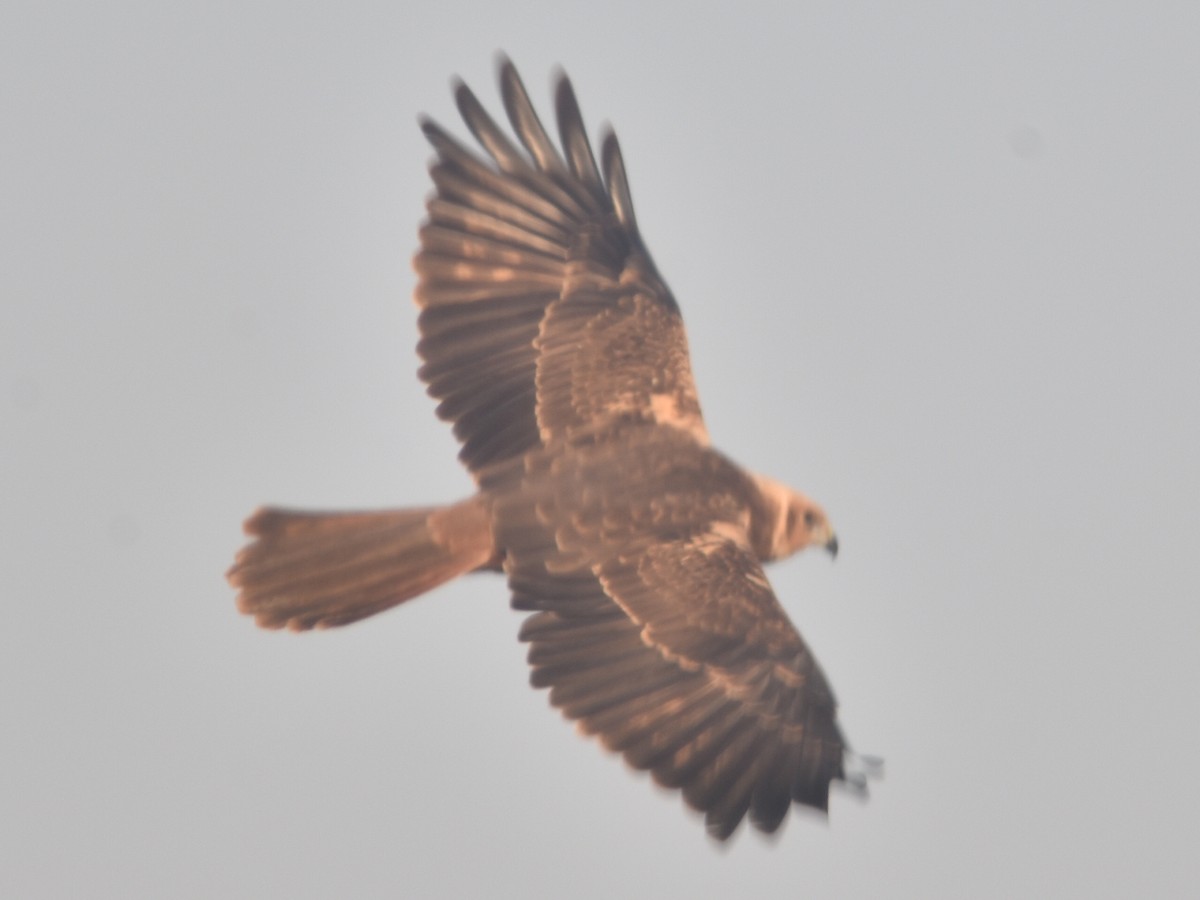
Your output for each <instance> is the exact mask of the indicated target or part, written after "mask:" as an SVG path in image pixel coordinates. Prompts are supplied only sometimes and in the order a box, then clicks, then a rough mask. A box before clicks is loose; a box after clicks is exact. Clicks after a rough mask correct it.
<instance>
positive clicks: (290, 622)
mask: <svg viewBox="0 0 1200 900" xmlns="http://www.w3.org/2000/svg"><path fill="white" fill-rule="evenodd" d="M245 530H246V533H247V534H248V535H251V536H253V537H254V538H255V540H253V541H252V542H251V543H249V544H247V545H246V546H245V547H244V548H243V549H242V551H241V552H240V553H239V554H238V555H237V560H236V561H235V562H234V564H233V568H231V569H230V570H229V573H228V578H229V582H230V584H232V585H233V586H234V587H236V588H239V589H240V592H239V594H238V599H237V603H238V609H240V610H241V611H242V612H244V613H246V614H247V615H252V616H254V618H255V619H256V620H257V622H258V624H259V625H261V626H263V627H264V628H284V627H286V628H290V629H292V630H294V631H302V630H306V629H309V628H328V627H332V626H335V625H346V624H347V623H349V622H355V621H357V620H358V619H362V618H365V617H367V616H370V615H374V614H375V613H377V612H381V611H383V610H385V609H388V608H390V607H393V606H396V605H397V604H400V603H403V602H404V601H406V600H411V599H412V598H413V597H416V596H417V595H419V594H423V593H425V592H426V591H428V590H431V589H433V588H435V587H437V586H438V585H440V584H443V583H444V582H447V581H450V580H451V579H453V578H456V577H457V576H459V575H462V574H464V573H466V572H470V571H472V570H474V569H478V568H481V567H484V566H488V565H489V564H494V563H493V560H492V557H493V556H494V554H495V548H494V545H493V540H492V529H491V514H490V512H489V510H488V508H487V505H486V504H485V503H484V502H483V501H482V500H481V499H480V498H478V497H473V498H471V499H470V500H465V501H463V502H462V503H457V504H455V505H453V506H444V507H428V508H424V509H401V510H386V511H381V512H357V513H312V512H297V511H293V510H286V509H277V508H273V507H264V508H263V509H260V510H258V511H257V512H256V513H255V514H254V515H253V516H251V517H250V518H249V519H247V520H246V524H245Z"/></svg>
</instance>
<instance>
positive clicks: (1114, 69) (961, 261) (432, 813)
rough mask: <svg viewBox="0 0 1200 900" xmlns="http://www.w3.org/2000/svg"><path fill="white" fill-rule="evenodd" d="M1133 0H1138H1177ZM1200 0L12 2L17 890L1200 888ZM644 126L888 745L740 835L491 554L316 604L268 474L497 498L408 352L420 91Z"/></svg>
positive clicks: (855, 682)
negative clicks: (772, 836) (561, 82)
mask: <svg viewBox="0 0 1200 900" xmlns="http://www.w3.org/2000/svg"><path fill="white" fill-rule="evenodd" d="M1135 9H1136V10H1137V11H1136V12H1135V11H1134V10H1135ZM1198 46H1200V6H1197V5H1196V4H1194V3H1185V2H1178V3H1148V4H1132V3H1082V2H1080V3H1055V4H1048V3H1018V2H997V3H972V4H951V3H932V2H930V3H910V4H895V3H878V4H851V3H832V2H831V3H821V4H815V3H796V4H784V3H747V2H743V3H738V4H736V5H733V4H731V5H730V7H729V8H722V7H718V6H716V5H710V6H707V7H705V6H698V5H695V4H691V3H688V4H684V3H673V4H672V3H659V4H654V3H646V2H636V3H627V2H613V3H599V2H593V3H588V4H565V3H563V2H562V0H556V2H546V3H502V2H495V0H489V2H477V3H454V2H439V3H425V4H420V3H406V2H396V0H393V2H387V3H373V4H371V3H367V4H364V3H351V4H345V3H338V4H328V5H325V6H323V7H316V6H313V5H303V7H302V8H298V7H297V6H296V5H295V4H285V3H249V4H247V3H240V2H239V3H208V4H163V3H151V2H147V3H119V2H115V3H106V4H90V3H76V4H53V3H40V4H34V3H6V4H5V5H4V6H3V12H2V13H0V603H2V604H3V627H2V629H0V847H3V852H2V853H0V894H2V895H3V896H6V897H22V898H25V897H30V898H40V897H70V898H76V897H196V898H200V897H222V898H261V897H287V898H309V897H312V898H316V897H364V898H374V897H413V898H441V897H446V898H461V897H500V898H507V897H515V898H527V897H528V898H561V897H584V898H610V897H615V896H623V897H635V898H636V897H674V896H681V897H682V896H687V897H697V898H700V897H729V896H778V897H837V898H852V897H863V898H876V897H914V898H916V897H968V896H969V897H996V898H1001V897H1003V898H1009V897H1018V896H1025V897H1027V896H1040V897H1066V896H1088V897H1129V896H1146V897H1182V896H1185V895H1192V894H1193V893H1194V892H1195V891H1196V890H1197V884H1200V864H1198V863H1197V861H1196V853H1197V832H1198V829H1197V804H1198V803H1200V771H1198V763H1197V759H1198V757H1200V715H1198V712H1200V710H1198V697H1197V694H1198V691H1197V687H1198V684H1200V661H1198V654H1197V642H1198V640H1200V611H1198V608H1200V572H1198V566H1197V545H1198V542H1200V465H1198V462H1197V460H1198V457H1200V362H1198V361H1197V353H1198V348H1200V311H1198V306H1197V304H1198V297H1200V269H1198V266H1197V249H1198V246H1200V116H1197V98H1198V97H1200V55H1198V54H1197V47H1198ZM499 48H504V49H506V50H507V51H508V53H509V54H510V55H511V56H512V58H513V59H514V60H515V61H516V62H517V64H518V66H519V67H520V69H521V71H522V72H523V73H524V75H525V78H526V81H527V83H528V84H529V87H530V90H531V93H532V94H533V96H534V97H535V99H536V100H537V102H538V103H539V105H540V108H541V109H542V110H543V111H545V112H546V113H547V114H548V112H549V108H550V107H549V102H548V101H549V91H548V82H549V75H550V72H551V71H552V67H553V66H554V65H555V64H558V63H561V64H562V65H563V66H565V67H566V68H567V70H568V71H569V72H570V73H571V75H572V77H573V79H574V81H575V84H576V87H577V89H578V92H579V96H580V100H581V103H582V106H583V110H584V113H585V115H586V116H587V117H588V124H589V127H590V128H591V130H592V131H593V133H595V132H596V131H598V129H599V126H600V124H601V123H602V122H603V121H604V120H605V119H608V120H611V121H612V122H614V123H615V125H616V126H617V129H618V132H619V134H620V136H621V140H622V144H623V147H624V149H625V155H626V161H627V163H628V167H629V172H630V178H631V181H632V185H633V192H634V199H635V203H636V205H637V211H638V216H639V219H640V221H641V224H642V228H643V231H644V233H645V235H646V236H647V240H648V242H649V243H650V246H651V248H652V250H653V251H654V253H655V256H656V258H657V260H658V263H659V266H660V268H661V269H662V271H663V272H664V274H665V275H666V277H667V278H668V280H669V281H670V283H671V285H672V286H673V288H674V290H675V293H676V294H677V296H678V297H679V299H680V302H681V304H682V305H683V308H684V313H685V316H686V318H687V322H688V326H689V331H690V335H691V342H692V343H691V346H692V357H693V363H694V366H695V370H696V374H697V378H698V381H699V384H700V392H701V397H702V401H703V403H704V409H705V413H706V417H707V420H708V423H709V427H710V430H711V432H712V434H713V436H714V439H715V440H716V442H717V443H718V445H719V446H721V447H722V448H724V449H725V450H726V451H727V452H729V453H730V454H731V455H733V456H734V457H735V458H737V459H739V460H742V461H744V462H745V463H746V464H747V465H751V466H753V467H755V468H758V469H761V470H763V471H766V472H769V473H771V474H773V475H775V476H777V477H779V478H781V479H784V480H786V481H789V482H791V483H793V484H795V485H797V486H799V487H802V488H804V489H805V490H807V491H808V492H810V493H811V494H813V495H814V496H816V497H817V498H819V499H820V500H822V501H823V502H824V504H825V505H826V506H827V508H828V509H829V511H830V514H831V516H832V518H833V521H834V522H835V524H836V525H837V527H838V530H839V533H840V536H841V539H842V547H843V553H842V555H841V556H840V557H839V559H838V560H837V562H836V564H834V565H831V564H830V563H829V560H828V559H827V558H825V557H824V556H823V555H813V556H812V557H811V558H802V559H799V560H794V561H792V562H789V563H786V564H783V565H780V566H778V567H776V568H774V569H772V570H771V577H772V580H773V582H774V584H775V586H776V588H777V590H778V592H779V594H780V596H781V598H782V599H783V601H784V603H785V605H786V606H787V607H788V609H789V610H790V612H791V614H792V615H793V617H794V619H795V620H796V622H797V623H798V624H799V626H800V627H801V628H802V630H803V631H804V633H805V635H806V637H807V638H808V639H809V640H810V642H811V644H812V646H813V647H814V648H815V649H816V652H817V654H818V655H819V657H820V659H821V661H822V662H823V664H824V666H825V668H826V670H827V672H828V673H829V675H830V677H831V679H832V680H833V683H834V685H835V687H836V690H837V692H838V695H839V698H840V700H841V703H842V717H843V722H844V725H845V727H846V730H847V732H848V734H849V735H850V737H851V739H852V740H853V741H854V743H855V746H856V747H857V748H858V749H860V750H862V751H864V752H870V753H877V754H880V755H882V756H884V757H885V758H886V760H887V775H886V779H885V780H884V781H882V782H880V783H878V784H877V785H875V787H874V789H873V792H872V797H871V799H870V800H869V802H867V803H860V802H857V801H856V800H854V799H853V798H852V797H850V796H848V795H845V794H841V793H838V794H836V795H835V796H834V798H833V804H832V810H831V815H830V818H829V821H828V823H825V822H824V821H821V820H820V819H818V818H816V817H814V816H809V815H804V814H799V815H793V817H792V819H793V820H792V821H791V822H790V823H789V824H788V827H787V828H786V829H785V831H784V833H783V834H782V836H781V837H780V839H779V840H778V841H776V842H774V843H771V842H767V841H764V840H762V839H760V837H759V836H758V835H757V834H752V833H742V834H741V835H740V836H739V838H738V839H737V840H736V841H735V842H734V843H733V845H732V846H731V847H729V848H727V849H726V850H725V851H722V850H721V849H719V848H717V847H716V846H714V845H713V844H712V843H711V842H710V841H708V840H707V839H706V837H705V836H704V832H703V827H702V823H701V822H700V821H699V820H698V819H697V818H696V817H695V816H693V815H691V814H689V813H686V812H685V811H684V810H683V809H682V804H681V801H680V800H679V799H678V797H677V796H675V795H670V794H665V793H663V792H660V791H657V790H656V789H655V788H653V787H652V786H651V784H650V783H649V781H648V779H647V778H645V777H644V776H639V775H634V774H632V773H630V772H629V771H627V770H626V769H625V767H624V765H623V764H622V763H620V762H619V761H617V760H616V759H614V758H612V757H610V756H608V755H606V754H605V753H603V752H601V750H600V749H599V747H598V746H597V745H596V744H594V743H592V742H588V741H584V740H582V739H580V738H578V737H577V736H576V735H575V734H574V732H573V730H572V728H571V727H570V726H569V725H567V724H566V723H564V722H563V721H562V720H561V719H560V717H559V715H558V714H557V713H556V712H554V711H552V710H551V709H549V707H548V704H547V700H546V697H545V695H544V694H542V693H535V692H534V691H532V690H531V689H530V688H529V687H528V686H527V683H526V678H527V672H526V666H525V663H524V648H523V647H522V646H520V645H519V644H518V643H517V642H516V640H515V636H516V631H517V628H518V626H519V622H520V619H519V616H518V615H517V614H515V613H513V612H511V611H510V610H508V609H507V605H506V599H507V595H506V591H505V588H504V584H503V582H502V580H501V579H499V578H485V577H479V578H474V579H469V580H467V581H464V582H463V583H460V584H456V585H454V586H452V587H449V588H446V589H443V590H441V591H439V592H438V593H437V594H436V595H435V596H431V597H429V598H426V599H424V600H421V601H418V602H416V603H414V604H413V605H411V606H409V607H408V608H406V609H403V610H398V611H395V612H392V613H389V614H387V615H384V616H382V617H380V618H378V619H376V620H372V621H369V622H366V623H363V624H360V625H357V626H354V627H352V628H349V629H347V630H344V631H338V632H325V633H320V634H309V635H300V636H297V635H293V634H274V633H268V632H264V631H260V630H258V629H256V628H255V627H254V626H253V624H252V623H251V622H250V621H248V620H246V619H245V618H243V617H241V616H239V615H238V614H237V613H236V612H235V610H234V607H233V592H232V591H231V590H230V589H229V588H228V587H227V586H226V584H225V582H224V580H223V577H222V576H223V573H224V571H225V569H226V568H227V567H228V565H229V564H230V562H231V560H232V557H233V554H234V552H235V550H236V549H237V548H238V546H239V545H240V543H241V540H242V538H241V532H240V522H241V520H242V519H243V518H244V517H245V516H246V515H247V514H248V513H249V512H250V511H251V510H252V509H253V508H254V507H255V506H256V505H258V504H260V503H264V502H275V503H288V504H294V505H303V506H313V507H323V506H324V507H356V506H381V505H401V504H417V503H429V502H435V501H440V500H449V499H453V498H457V497H459V496H461V495H464V494H465V493H466V492H467V491H469V489H470V482H469V480H468V478H467V477H466V475H465V474H464V473H463V472H462V470H461V469H460V468H459V467H458V464H457V463H456V461H455V459H454V455H455V451H456V446H455V444H454V441H453V439H452V437H451V435H450V433H449V429H448V428H447V427H446V426H445V425H443V424H441V423H439V422H438V421H437V420H436V419H435V417H434V414H433V403H432V402H431V401H430V400H429V399H428V398H427V397H426V396H425V394H424V391H423V388H422V387H421V385H420V384H419V383H418V381H417V379H416V377H415V374H414V372H415V369H416V355H415V352H414V344H415V341H416V313H415V310H414V308H413V305H412V302H411V300H410V293H411V290H412V286H413V276H412V274H411V271H410V267H409V259H410V256H411V253H412V251H413V249H414V248H415V245H416V228H417V224H418V222H419V220H420V218H421V216H422V212H423V210H422V202H423V198H424V196H425V195H426V193H427V191H428V190H429V183H428V178H427V175H426V172H425V166H426V163H427V161H428V159H429V157H430V152H429V149H428V147H427V145H426V144H425V143H424V142H423V139H422V137H421V135H420V133H419V131H418V129H417V126H416V117H417V115H418V114H419V113H421V112H427V113H430V114H432V115H433V116H435V117H436V118H438V119H440V120H441V121H443V122H444V123H446V124H447V125H450V126H453V130H455V131H456V133H459V134H464V133H465V129H463V128H461V127H460V126H459V125H458V123H457V121H456V115H455V113H454V107H453V103H452V100H451V96H450V90H449V79H450V77H451V76H452V75H454V74H459V75H461V76H463V77H464V78H466V79H467V80H468V81H470V82H471V83H472V84H473V85H474V86H475V87H476V89H477V91H478V93H479V94H480V96H481V98H483V99H484V100H485V102H486V103H487V104H488V105H489V106H490V107H491V108H493V109H497V108H498V106H497V100H496V91H495V88H494V77H493V54H494V52H495V51H496V50H497V49H499Z"/></svg>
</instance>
